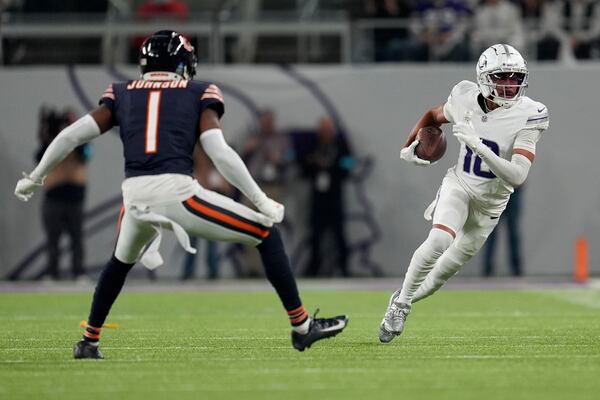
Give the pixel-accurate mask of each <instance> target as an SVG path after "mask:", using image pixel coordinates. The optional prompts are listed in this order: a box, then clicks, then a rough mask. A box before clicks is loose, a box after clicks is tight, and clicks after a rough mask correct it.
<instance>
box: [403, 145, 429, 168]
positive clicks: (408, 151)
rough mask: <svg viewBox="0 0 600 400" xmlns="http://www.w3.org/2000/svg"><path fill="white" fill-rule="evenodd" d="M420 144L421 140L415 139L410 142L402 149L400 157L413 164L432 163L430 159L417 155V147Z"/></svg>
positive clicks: (423, 164) (424, 164)
mask: <svg viewBox="0 0 600 400" xmlns="http://www.w3.org/2000/svg"><path fill="white" fill-rule="evenodd" d="M418 144H419V141H418V140H414V141H413V142H412V143H411V144H410V146H407V147H405V148H403V149H402V150H400V159H401V160H404V161H407V162H409V163H411V164H415V165H420V166H426V165H430V164H431V162H430V161H427V160H423V159H421V158H419V157H417V155H416V154H415V147H417V145H418Z"/></svg>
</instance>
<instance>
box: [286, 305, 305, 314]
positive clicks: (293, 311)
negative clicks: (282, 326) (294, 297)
mask: <svg viewBox="0 0 600 400" xmlns="http://www.w3.org/2000/svg"><path fill="white" fill-rule="evenodd" d="M304 311H305V310H304V306H300V307H298V308H295V309H293V310H291V311H288V312H287V313H288V315H295V314H298V313H300V312H304Z"/></svg>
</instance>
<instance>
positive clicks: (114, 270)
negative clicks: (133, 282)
mask: <svg viewBox="0 0 600 400" xmlns="http://www.w3.org/2000/svg"><path fill="white" fill-rule="evenodd" d="M133 265H134V264H125V263H122V262H121V261H119V260H117V258H116V257H115V256H114V255H113V256H112V258H111V259H110V261H109V262H108V263H107V264H106V267H104V270H103V271H102V274H101V275H100V279H98V284H97V285H96V291H95V292H94V299H93V300H92V309H91V311H90V316H89V318H88V327H87V328H86V333H88V332H89V331H90V328H91V330H96V331H97V333H96V332H89V333H92V334H88V335H87V336H86V335H85V334H84V340H87V341H98V339H99V338H100V330H101V328H102V325H103V324H104V321H105V320H106V317H107V316H108V312H109V311H110V308H111V307H112V305H113V303H114V302H115V300H116V299H117V296H118V295H119V293H120V292H121V289H122V288H123V284H124V283H125V278H126V277H127V273H128V272H129V271H130V270H131V268H132V267H133ZM90 339H91V340H90Z"/></svg>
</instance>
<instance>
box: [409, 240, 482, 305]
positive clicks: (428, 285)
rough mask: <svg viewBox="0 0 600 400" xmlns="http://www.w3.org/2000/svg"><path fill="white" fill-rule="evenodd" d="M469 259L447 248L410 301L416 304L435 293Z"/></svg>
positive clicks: (453, 248) (454, 248)
mask: <svg viewBox="0 0 600 400" xmlns="http://www.w3.org/2000/svg"><path fill="white" fill-rule="evenodd" d="M469 259H471V257H470V256H468V255H466V254H462V253H459V252H457V250H456V247H454V246H452V247H451V248H449V249H448V250H447V251H446V252H445V253H444V254H443V255H442V256H441V257H440V258H439V259H438V260H437V262H436V263H435V265H434V267H433V269H432V270H431V272H430V273H429V274H428V275H427V278H425V280H424V281H423V283H422V284H421V286H419V289H418V290H417V291H416V292H415V294H414V296H413V299H412V301H413V302H414V303H416V302H417V301H419V300H423V299H424V298H426V297H429V296H431V295H432V294H434V293H435V292H437V291H438V289H439V288H441V287H442V286H443V285H444V283H446V282H447V281H448V279H450V278H452V277H453V276H454V275H455V274H456V273H457V272H458V271H459V270H460V269H461V268H462V266H463V265H464V264H465V263H466V262H467V261H469Z"/></svg>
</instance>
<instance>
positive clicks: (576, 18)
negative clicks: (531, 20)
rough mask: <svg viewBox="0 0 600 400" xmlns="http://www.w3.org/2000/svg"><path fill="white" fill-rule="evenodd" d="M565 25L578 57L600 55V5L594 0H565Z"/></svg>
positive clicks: (595, 56) (585, 57)
mask: <svg viewBox="0 0 600 400" xmlns="http://www.w3.org/2000/svg"><path fill="white" fill-rule="evenodd" d="M562 3H563V10H564V11H563V15H564V17H565V26H566V29H567V31H568V32H569V35H570V37H571V44H572V47H573V53H574V55H575V58H577V59H588V58H598V57H599V56H600V54H599V52H600V5H599V4H598V1H594V0H572V1H563V2H562Z"/></svg>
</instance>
